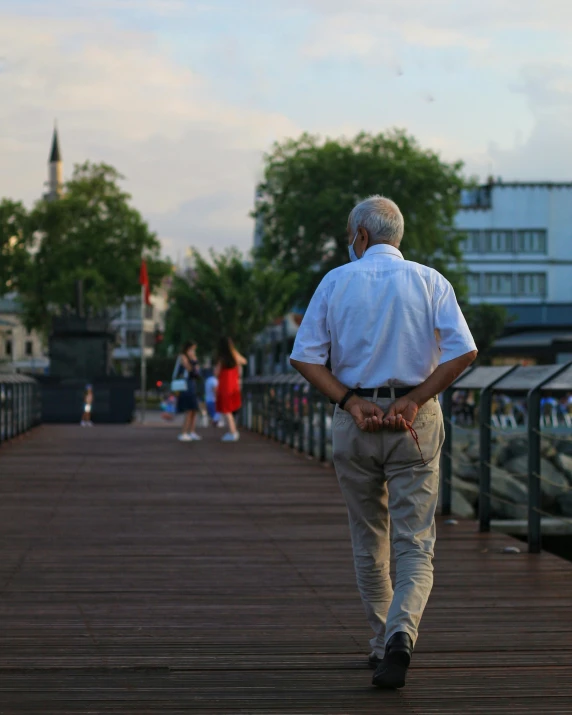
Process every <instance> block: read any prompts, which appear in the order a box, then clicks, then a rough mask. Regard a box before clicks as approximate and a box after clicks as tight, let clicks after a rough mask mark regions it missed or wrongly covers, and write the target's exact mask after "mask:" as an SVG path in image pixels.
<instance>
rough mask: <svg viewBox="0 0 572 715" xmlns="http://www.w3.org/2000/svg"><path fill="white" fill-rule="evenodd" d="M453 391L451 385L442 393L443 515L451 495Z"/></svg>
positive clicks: (449, 504)
mask: <svg viewBox="0 0 572 715" xmlns="http://www.w3.org/2000/svg"><path fill="white" fill-rule="evenodd" d="M453 391H454V387H452V386H451V387H449V388H448V389H446V390H445V392H444V393H443V420H444V423H445V424H444V427H445V441H444V442H443V449H442V450H441V475H442V483H441V514H443V516H449V515H450V514H451V502H452V495H453V454H452V452H453V423H452V417H453Z"/></svg>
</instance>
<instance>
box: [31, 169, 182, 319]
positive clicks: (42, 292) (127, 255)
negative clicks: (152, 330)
mask: <svg viewBox="0 0 572 715" xmlns="http://www.w3.org/2000/svg"><path fill="white" fill-rule="evenodd" d="M122 178H123V177H122V176H121V175H120V174H119V173H118V172H117V171H116V170H115V169H114V168H113V167H112V166H109V165H107V164H92V163H90V162H86V163H85V164H82V165H78V166H76V167H75V170H74V173H73V177H72V179H71V180H70V181H68V182H67V184H66V186H65V192H64V194H63V196H62V198H60V199H58V200H57V201H45V200H42V201H39V202H38V203H37V204H36V206H35V207H34V209H33V210H32V212H31V213H30V215H29V216H28V217H27V220H26V221H25V224H26V230H25V232H24V233H25V243H26V244H27V245H32V247H33V248H32V252H31V257H30V260H29V264H28V266H27V268H26V270H25V271H24V272H23V274H22V275H21V276H20V278H19V279H18V285H17V287H18V291H19V293H20V295H21V298H22V301H23V305H24V310H25V318H26V322H27V324H28V326H29V327H33V328H37V329H40V330H47V329H48V327H49V324H50V320H51V317H52V316H53V315H56V314H59V313H61V312H62V311H64V310H66V309H68V308H70V307H72V306H73V305H74V303H75V286H76V282H77V281H78V280H80V279H81V280H83V284H84V303H85V309H86V312H87V313H88V314H96V313H97V314H100V315H104V314H105V315H109V314H110V309H113V308H116V307H118V306H119V305H120V304H121V302H122V301H123V299H124V298H125V296H127V295H134V294H136V293H137V292H138V290H139V286H138V278H139V267H140V263H141V256H142V254H145V257H146V260H147V265H148V271H149V278H150V282H151V284H152V285H156V284H157V282H158V281H159V280H160V279H161V278H162V276H164V275H165V274H166V273H167V271H168V270H169V265H168V264H167V263H166V262H165V261H163V260H161V258H160V243H159V241H158V239H157V237H156V236H155V234H153V233H152V232H151V231H150V230H149V227H148V226H147V224H146V223H145V221H144V220H143V218H142V217H141V214H140V213H139V212H138V211H137V210H136V209H135V208H133V207H132V206H131V205H130V199H131V197H130V195H129V194H128V193H126V192H125V191H123V190H122V189H121V187H120V186H119V182H120V180H121V179H122Z"/></svg>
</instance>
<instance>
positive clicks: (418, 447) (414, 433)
mask: <svg viewBox="0 0 572 715" xmlns="http://www.w3.org/2000/svg"><path fill="white" fill-rule="evenodd" d="M407 429H408V430H409V432H410V433H411V436H412V437H413V439H414V440H415V444H416V445H417V449H418V450H419V454H420V455H421V461H422V462H423V464H424V465H425V464H427V462H426V461H425V459H424V457H423V452H422V451H421V447H420V445H419V437H418V436H417V432H416V431H415V430H414V429H413V426H412V425H410V426H409V427H408V428H407Z"/></svg>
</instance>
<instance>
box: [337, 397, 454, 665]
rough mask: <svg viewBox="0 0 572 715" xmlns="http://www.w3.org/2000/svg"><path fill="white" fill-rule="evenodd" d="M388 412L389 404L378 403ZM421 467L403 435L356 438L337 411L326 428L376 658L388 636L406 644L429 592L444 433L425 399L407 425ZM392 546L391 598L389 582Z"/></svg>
mask: <svg viewBox="0 0 572 715" xmlns="http://www.w3.org/2000/svg"><path fill="white" fill-rule="evenodd" d="M377 404H379V406H380V407H381V409H382V410H383V409H387V407H388V406H389V405H390V404H391V400H389V399H387V400H377ZM413 427H414V429H415V431H416V432H417V435H418V438H419V445H420V447H421V452H422V453H423V457H424V459H425V462H426V464H423V461H422V459H421V455H420V454H419V449H418V447H417V444H416V443H415V440H414V439H413V436H412V435H411V433H410V432H409V431H405V432H389V431H387V430H382V431H380V432H375V433H368V432H362V431H361V430H360V429H359V428H358V427H357V426H356V424H355V422H354V421H353V419H352V417H351V415H350V414H349V413H347V412H345V411H343V410H340V409H339V408H338V407H336V411H335V414H334V419H333V424H332V439H333V456H334V466H335V468H336V474H337V476H338V480H339V483H340V487H341V490H342V493H343V496H344V499H345V502H346V505H347V508H348V514H349V524H350V534H351V540H352V547H353V554H354V565H355V570H356V576H357V584H358V588H359V592H360V595H361V598H362V601H363V604H364V607H365V612H366V616H367V620H368V621H369V624H370V625H371V627H372V629H373V632H374V634H375V635H374V637H373V638H372V639H371V641H370V643H371V645H372V648H373V650H374V651H375V653H376V654H377V655H378V656H379V657H383V654H384V652H385V644H386V643H387V641H388V640H389V639H390V638H391V636H392V635H393V634H394V633H397V632H398V631H405V632H406V633H408V634H409V635H410V636H411V639H412V640H413V643H414V644H415V641H416V640H417V631H418V628H419V622H420V620H421V616H422V615H423V611H424V609H425V606H426V604H427V600H428V598H429V594H430V592H431V588H432V586H433V563H432V561H433V546H434V544H435V509H436V507H437V495H438V489H439V457H440V452H441V447H442V445H443V438H444V429H443V416H442V413H441V407H440V405H439V403H438V401H437V400H430V401H429V402H428V403H427V404H425V405H424V406H423V407H422V408H421V410H419V413H418V415H417V419H416V420H415V423H414V425H413ZM390 521H391V545H392V546H393V554H394V558H395V567H396V576H395V592H394V591H393V588H392V584H391V578H390V575H389V561H390Z"/></svg>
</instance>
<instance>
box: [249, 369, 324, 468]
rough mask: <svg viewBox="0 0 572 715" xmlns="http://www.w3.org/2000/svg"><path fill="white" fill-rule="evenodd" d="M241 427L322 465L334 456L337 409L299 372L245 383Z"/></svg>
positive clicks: (258, 378)
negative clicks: (333, 426) (334, 422)
mask: <svg viewBox="0 0 572 715" xmlns="http://www.w3.org/2000/svg"><path fill="white" fill-rule="evenodd" d="M242 392H243V406H242V411H241V416H240V420H241V425H242V426H243V427H246V428H247V429H249V430H252V431H253V432H257V433H258V434H262V435H265V436H266V437H269V438H270V439H274V440H276V441H277V442H280V443H281V444H285V445H288V446H289V447H291V448H292V449H296V450H297V451H299V452H302V453H305V454H308V455H309V456H311V457H314V458H315V459H318V460H320V461H322V462H325V461H327V460H330V459H331V455H332V438H331V432H332V427H331V425H332V416H333V411H334V406H333V405H332V404H331V403H330V402H329V400H327V399H326V398H325V397H324V396H323V395H322V394H321V393H319V392H318V391H317V390H315V389H314V388H313V387H312V386H311V385H310V384H309V383H308V382H307V381H306V380H304V378H303V377H301V376H300V375H298V374H296V373H291V374H285V375H275V376H272V377H253V378H249V379H246V380H244V382H243V390H242Z"/></svg>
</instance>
